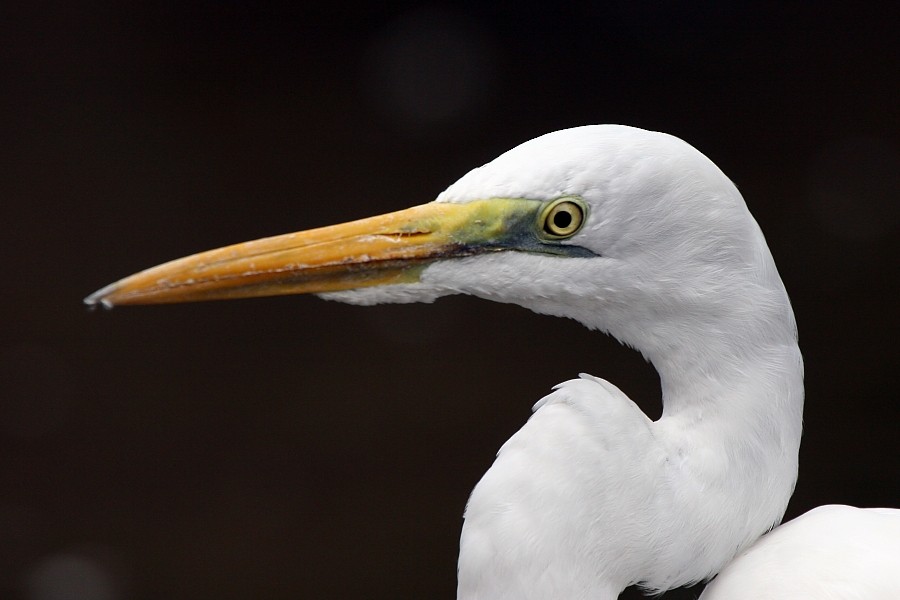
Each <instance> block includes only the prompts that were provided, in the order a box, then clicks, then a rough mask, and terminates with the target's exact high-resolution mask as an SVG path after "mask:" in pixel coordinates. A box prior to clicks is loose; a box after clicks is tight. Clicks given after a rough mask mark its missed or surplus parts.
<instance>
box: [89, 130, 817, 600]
mask: <svg viewBox="0 0 900 600" xmlns="http://www.w3.org/2000/svg"><path fill="white" fill-rule="evenodd" d="M300 292H312V293H318V294H321V295H323V296H325V297H327V298H330V299H334V300H340V301H345V302H352V303H357V304H375V303H379V302H423V301H424V302H430V301H433V300H435V299H436V298H438V297H440V296H445V295H449V294H459V293H464V294H471V295H474V296H478V297H481V298H485V299H489V300H494V301H499V302H507V303H515V304H519V305H522V306H525V307H527V308H530V309H532V310H534V311H536V312H539V313H545V314H551V315H556V316H563V317H569V318H572V319H575V320H577V321H579V322H581V323H583V324H584V325H585V326H587V327H589V328H592V329H597V330H601V331H604V332H606V333H608V334H610V335H612V336H614V337H615V338H617V339H618V340H620V341H621V342H622V343H624V344H626V345H628V346H631V347H633V348H635V349H637V350H638V351H640V352H641V353H642V354H643V355H644V356H645V357H646V358H647V359H648V360H649V361H650V362H651V363H652V364H653V365H654V367H655V368H656V370H657V371H658V372H659V376H660V385H661V400H662V403H663V413H662V417H661V418H660V419H659V420H658V421H655V422H653V421H651V420H650V419H649V418H647V416H646V415H645V414H644V413H643V412H642V411H641V410H640V409H639V408H638V407H637V405H635V404H634V403H633V402H632V401H631V400H629V399H628V398H627V396H625V394H623V393H622V392H621V391H620V390H619V389H618V388H616V387H615V386H613V385H612V384H610V383H608V382H606V381H604V380H602V379H599V378H596V377H592V376H588V375H582V376H581V378H579V379H575V380H572V381H568V382H565V383H563V384H560V385H559V386H557V387H556V388H555V389H554V391H553V392H552V393H551V394H550V395H548V396H547V397H545V398H544V399H543V400H541V401H539V402H538V403H537V404H536V405H535V408H534V414H533V415H532V417H531V419H530V420H529V421H528V422H527V423H526V424H525V426H524V427H523V428H522V429H521V430H520V431H519V432H518V433H516V434H515V435H514V436H513V437H512V438H511V439H510V440H509V441H508V442H507V443H506V444H504V446H503V447H502V449H501V450H500V452H499V454H498V456H497V459H496V461H495V463H494V465H493V466H492V467H491V468H490V469H489V470H488V472H487V473H486V474H485V476H484V478H483V479H482V480H481V481H480V482H479V483H478V484H477V486H476V487H475V489H474V491H473V492H472V496H471V498H470V500H469V503H468V506H467V509H466V515H465V523H464V526H463V531H462V536H461V542H460V557H459V587H458V598H459V599H460V600H504V599H516V600H550V599H553V600H559V599H561V598H567V599H582V598H583V599H588V598H590V599H591V600H605V599H612V598H615V597H616V596H617V595H618V594H619V593H620V592H621V590H622V589H624V588H625V587H626V586H628V585H631V584H640V585H642V586H644V587H645V588H647V589H649V590H651V591H661V590H665V589H670V588H673V587H677V586H681V585H685V584H689V583H692V582H696V581H700V580H703V579H707V578H709V577H712V576H713V575H714V574H715V573H717V572H718V571H719V570H720V569H721V568H722V567H723V566H724V565H725V564H727V563H728V561H730V560H731V559H732V558H733V557H734V556H735V555H736V554H738V553H739V552H740V551H742V550H743V549H744V548H746V547H747V546H748V545H749V544H751V543H752V542H753V541H754V540H755V539H757V538H758V537H759V536H760V535H762V534H763V533H764V532H765V531H767V530H768V529H770V528H771V527H773V526H774V525H776V524H777V523H778V522H779V521H780V519H781V517H782V515H783V513H784V510H785V507H786V505H787V502H788V499H789V498H790V495H791V493H792V491H793V487H794V483H795V481H796V476H797V454H798V449H799V444H800V433H801V420H802V409H803V381H802V379H803V363H802V358H801V355H800V351H799V348H798V345H797V333H796V327H795V322H794V317H793V312H792V310H791V306H790V302H789V300H788V297H787V293H786V292H785V289H784V286H783V284H782V282H781V279H780V277H779V275H778V272H777V269H776V268H775V264H774V261H773V259H772V256H771V254H770V252H769V250H768V247H767V245H766V242H765V238H764V237H763V235H762V233H761V231H760V229H759V227H758V226H757V224H756V222H755V220H754V219H753V217H752V216H751V215H750V213H749V211H748V210H747V207H746V205H745V203H744V200H743V198H742V197H741V195H740V193H739V192H738V190H737V188H736V187H735V186H734V185H733V184H732V183H731V181H730V180H729V179H728V178H727V177H726V176H725V175H724V174H723V173H722V172H721V171H720V170H719V169H718V168H717V167H716V166H715V165H714V164H713V163H712V162H711V161H710V160H709V159H707V158H706V157H705V156H703V155H702V154H701V153H700V152H698V151H697V150H695V149H694V148H692V147H691V146H689V145H688V144H686V143H685V142H683V141H681V140H679V139H677V138H675V137H672V136H669V135H666V134H661V133H655V132H649V131H644V130H640V129H635V128H631V127H623V126H615V125H600V126H588V127H579V128H574V129H568V130H563V131H558V132H554V133H550V134H547V135H544V136H541V137H539V138H536V139H534V140H531V141H529V142H526V143H525V144H522V145H520V146H518V147H516V148H514V149H512V150H510V151H509V152H506V153H505V154H503V155H501V156H500V157H498V158H497V159H495V160H494V161H492V162H490V163H488V164H486V165H485V166H483V167H480V168H478V169H475V170H473V171H471V172H470V173H468V174H467V175H465V176H464V177H462V178H461V179H460V180H459V181H458V182H457V183H455V184H453V185H451V186H450V187H449V188H448V189H447V190H446V191H445V192H443V193H442V194H441V195H439V196H438V198H437V200H436V201H434V202H432V203H429V204H425V205H422V206H419V207H414V208H412V209H407V210H405V211H398V212H397V213H391V214H389V215H383V216H381V217H373V218H370V219H366V220H361V221H356V222H351V223H347V224H343V225H337V226H332V227H326V228H321V229H316V230H310V231H307V232H301V233H297V234H287V235H284V236H278V237H275V238H267V239H264V240H258V241H256V242H248V243H245V244H240V245H236V246H232V247H228V248H223V249H219V250H213V251H209V252H206V253H201V254H198V255H195V256H192V257H187V258H184V259H179V260H176V261H173V262H171V263H167V264H164V265H161V266H159V267H155V268H153V269H149V270H147V271H144V272H142V273H139V274H137V275H134V276H132V277H129V278H126V279H124V280H122V281H119V282H117V283H114V284H112V285H110V286H107V287H106V288H103V289H102V290H100V291H98V292H96V293H95V294H93V295H92V296H90V297H89V298H88V299H87V302H88V303H90V304H94V303H101V304H104V305H107V306H111V305H114V304H128V303H146V302H177V301H189V300H204V299H218V298H233V297H246V296H255V295H271V294H284V293H300Z"/></svg>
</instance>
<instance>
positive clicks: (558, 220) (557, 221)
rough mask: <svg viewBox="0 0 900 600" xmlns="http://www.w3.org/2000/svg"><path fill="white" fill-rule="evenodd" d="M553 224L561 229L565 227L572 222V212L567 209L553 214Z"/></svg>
mask: <svg viewBox="0 0 900 600" xmlns="http://www.w3.org/2000/svg"><path fill="white" fill-rule="evenodd" d="M553 224H554V225H555V226H556V227H558V228H559V229H565V228H566V227H568V226H569V225H571V224H572V213H570V212H569V211H567V210H560V211H557V212H556V213H554V215H553Z"/></svg>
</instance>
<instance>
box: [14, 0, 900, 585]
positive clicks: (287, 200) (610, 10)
mask: <svg viewBox="0 0 900 600" xmlns="http://www.w3.org/2000/svg"><path fill="white" fill-rule="evenodd" d="M824 6H825V5H822V6H815V7H813V6H806V7H804V6H802V5H800V4H798V3H786V4H785V5H781V4H780V3H776V4H773V5H769V4H765V5H757V4H754V3H740V2H722V3H715V5H713V6H710V7H706V8H700V7H699V6H695V5H692V6H689V7H685V6H681V5H680V4H678V3H667V2H661V3H657V2H624V1H619V2H608V3H607V2H590V1H583V2H575V3H571V4H566V5H564V6H556V7H554V6H552V5H551V4H550V3H546V4H545V3H538V2H529V1H525V2H515V3H513V2H509V3H492V2H469V3H460V4H457V3H432V4H419V3H414V2H384V3H377V4H376V3H372V5H370V6H352V5H342V4H341V3H333V4H332V3H325V2H307V3H304V2H299V3H293V4H287V5H284V6H279V5H275V4H267V3H266V4H262V5H261V4H258V3H250V2H247V3H243V2H227V1H222V2H207V3H202V2H201V3H198V2H182V3H165V2H132V3H122V4H117V3H101V2H74V3H52V2H50V3H22V4H21V5H19V6H17V7H10V6H6V7H5V8H3V9H2V13H3V15H2V17H3V18H2V25H0V27H2V32H0V33H2V45H0V81H2V86H3V92H2V94H0V115H2V117H0V160H2V165H3V166H2V169H0V198H2V202H0V206H2V208H0V214H2V215H3V219H2V225H0V226H2V242H0V244H2V248H3V252H4V255H5V256H6V258H5V259H4V264H5V265H6V267H5V268H6V272H7V278H6V280H5V285H4V291H3V295H2V300H0V302H2V310H3V319H2V321H0V597H3V598H12V599H20V598H21V599H40V600H57V599H63V598H79V599H86V600H118V599H124V598H137V599H157V598H166V599H181V598H185V599H187V598H191V599H204V598H217V599H221V598H274V599H280V598H340V599H346V598H366V599H376V598H385V599H387V598H390V599H396V598H425V597H429V598H452V597H454V593H455V577H456V555H457V543H458V536H459V530H460V526H461V522H462V520H461V515H462V512H463V508H464V505H465V502H466V498H467V496H468V493H469V491H470V490H471V488H472V486H473V485H474V484H475V482H476V481H477V480H478V479H479V477H480V475H481V474H482V473H483V472H484V471H485V470H486V469H487V468H488V467H489V466H490V464H491V462H492V459H493V456H494V453H495V452H496V450H497V449H498V448H499V447H500V445H501V444H502V443H503V441H504V440H506V439H507V438H509V437H510V436H511V435H512V434H513V433H514V432H515V431H516V430H517V429H518V428H519V427H520V426H521V425H522V424H523V423H524V422H525V420H526V419H527V418H528V416H529V414H530V409H531V405H532V404H533V403H534V402H535V401H536V400H538V399H539V398H540V397H542V396H543V395H544V394H545V393H546V392H547V391H548V390H549V389H550V387H551V385H553V384H555V383H557V382H559V381H563V380H565V379H569V378H571V377H573V376H574V375H576V374H577V373H578V372H580V371H588V372H590V373H593V374H596V375H599V376H603V377H605V378H608V379H610V380H611V381H613V382H614V383H616V384H617V385H619V386H620V387H621V388H622V389H623V390H624V391H625V392H626V393H628V394H629V395H630V396H631V397H632V398H634V399H635V400H636V401H637V402H638V403H639V404H640V405H641V406H642V407H643V408H644V410H646V412H647V413H648V414H649V415H651V416H652V417H654V418H655V417H657V416H658V415H659V414H660V406H659V389H658V379H657V377H656V374H655V372H654V371H653V370H652V368H650V367H649V366H648V365H646V364H644V363H643V361H642V360H641V358H640V357H639V356H638V355H637V354H636V353H634V352H632V351H630V350H627V349H625V348H622V347H620V346H619V345H618V344H617V343H616V342H614V341H612V340H610V339H607V338H605V337H604V336H602V335H599V334H596V333H591V332H588V331H586V330H584V329H583V328H581V327H580V326H579V325H577V324H576V323H574V322H569V321H564V320H559V319H553V318H550V317H542V316H538V315H535V314H532V313H530V312H528V311H526V310H524V309H520V308H518V307H515V306H502V305H494V304H491V303H488V302H484V301H479V300H475V299H471V298H463V297H460V298H447V299H443V300H440V301H439V302H437V303H436V304H434V305H431V306H424V305H422V306H420V305H410V306H384V307H375V308H359V307H352V306H344V305H339V304H335V303H328V302H323V301H321V300H319V299H317V298H314V297H286V298H272V299H260V300H247V301H240V302H233V303H209V304H195V305H185V306H162V307H145V308H125V309H118V310H114V311H112V312H104V311H93V312H92V311H89V310H87V309H86V308H85V307H84V306H83V305H82V304H81V299H82V298H83V297H84V296H85V295H87V294H88V293H90V292H92V291H93V290H95V289H97V288H98V287H100V286H103V285H105V284H107V283H110V282H111V281H114V280H116V279H118V278H120V277H122V276H124V275H127V274H129V273H132V272H134V271H136V270H139V269H142V268H145V267H148V266H151V265H154V264H156V263H159V262H161V261H164V260H167V259H170V258H175V257H178V256H181V255H184V254H188V253H192V252H195V251H199V250H204V249H208V248H212V247H215V246H220V245H223V244H227V243H232V242H237V241H242V240H247V239H251V238H256V237H261V236H265V235H270V234H276V233H283V232H287V231H294V230H298V229H305V228H309V227H314V226H319V225H325V224H329V223H333V222H340V221H345V220H349V219H353V218H358V217H363V216H367V215H372V214H377V213H382V212H386V211H391V210H395V209H399V208H403V207H406V206H409V205H412V204H418V203H422V202H425V201H428V200H431V199H433V198H434V197H435V196H436V195H437V194H438V193H439V192H440V191H441V190H442V189H443V188H444V187H446V186H447V185H449V184H450V183H452V182H453V181H454V180H455V179H456V178H458V177H459V176H461V175H462V174H464V173H465V172H466V171H467V170H469V169H470V168H472V167H475V166H478V165H480V164H483V163H485V162H487V161H489V160H490V159H492V158H493V157H494V156H496V155H497V154H499V153H500V152H502V151H504V150H507V149H509V148H511V147H512V146H515V145H517V144H519V143H520V142H523V141H525V140H528V139H530V138H533V137H535V136H537V135H539V134H542V133H545V132H547V131H551V130H554V129H560V128H564V127H569V126H573V125H581V124H588V123H625V124H630V125H636V126H639V127H644V128H648V129H655V130H662V131H666V132H669V133H672V134H675V135H677V136H679V137H682V138H683V139H685V140H687V141H688V142H690V143H691V144H693V145H694V146H696V147H697V148H699V149H700V150H701V151H702V152H704V153H705V154H706V155H707V156H709V157H710V158H711V159H712V160H714V161H715V162H716V163H717V164H718V165H719V166H720V167H721V168H722V169H723V170H724V171H725V173H727V174H728V175H729V176H730V177H731V178H732V179H733V180H734V181H735V182H736V184H737V185H738V187H739V188H740V189H741V190H742V192H743V194H744V196H745V198H746V200H747V203H748V204H749V206H750V208H751V210H752V211H753V213H754V214H755V216H756V218H757V219H758V221H759V222H760V224H761V226H762V228H763V230H764V231H765V232H766V235H767V238H768V241H769V245H770V246H771V248H772V251H773V254H774V255H775V259H776V261H777V263H778V265H779V268H780V271H781V274H782V277H783V279H784V281H785V284H786V285H787V288H788V290H789V292H790V293H791V296H792V299H793V302H794V308H795V311H796V314H797V318H798V322H799V327H800V337H801V347H802V349H803V352H804V355H805V358H806V373H807V407H806V430H805V437H804V441H803V447H802V450H801V473H800V480H799V483H798V487H797V490H796V493H795V494H794V497H793V500H792V502H791V505H790V507H789V509H788V514H787V517H788V518H790V517H793V516H796V515H798V514H800V513H802V512H804V511H806V510H808V509H809V508H811V507H813V506H816V505H819V504H823V503H848V504H855V505H861V506H898V505H900V498H898V496H900V494H898V491H900V489H898V463H897V455H898V441H897V439H898V422H900V419H898V417H900V409H898V404H897V393H896V382H897V377H896V371H895V369H896V368H897V366H898V365H897V334H898V327H897V326H898V316H897V315H898V311H897V301H896V295H897V292H898V286H897V249H898V247H897V246H898V237H897V234H898V231H897V224H898V206H900V203H898V202H897V190H898V189H900V110H898V106H900V103H898V91H900V90H898V87H900V85H898V84H900V78H898V72H900V69H898V67H900V64H898V63H900V61H898V47H897V39H896V31H897V26H898V24H900V22H898V19H897V13H896V10H895V11H894V13H893V16H891V15H890V14H888V13H883V12H882V11H880V10H879V9H878V8H877V6H876V5H872V4H870V5H868V7H862V6H859V5H857V6H853V7H850V6H849V3H848V5H847V6H845V7H844V8H841V9H837V8H836V5H832V6H831V7H830V8H829V9H828V10H824V8H823V7H824ZM891 257H893V258H891ZM699 589H700V588H699V587H698V588H694V589H693V590H687V591H679V592H675V593H672V594H668V595H667V596H665V597H666V598H694V597H696V595H697V593H699ZM626 597H628V598H637V597H640V596H639V594H638V593H637V592H636V591H634V590H632V591H629V592H627V593H626Z"/></svg>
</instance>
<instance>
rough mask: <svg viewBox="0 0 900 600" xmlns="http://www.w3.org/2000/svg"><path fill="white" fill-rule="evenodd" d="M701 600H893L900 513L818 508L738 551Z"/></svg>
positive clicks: (898, 586) (899, 564)
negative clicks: (737, 554) (738, 553)
mask: <svg viewBox="0 0 900 600" xmlns="http://www.w3.org/2000/svg"><path fill="white" fill-rule="evenodd" d="M700 598H701V600H784V599H785V598H790V599H791V600H897V598H900V510H897V509H889V508H870V509H861V508H853V507H850V506H837V505H830V506H820V507H818V508H815V509H813V510H811V511H809V512H808V513H806V514H804V515H801V516H799V517H797V518H796V519H794V520H793V521H789V522H788V523H785V524H784V525H782V526H780V527H778V528H776V529H775V530H773V531H772V532H770V533H768V534H766V535H765V536H763V537H762V538H760V539H759V540H758V541H757V542H756V543H755V544H753V546H751V547H750V548H748V549H747V550H745V551H744V552H743V553H741V554H740V555H739V556H738V557H737V558H736V559H735V560H734V561H732V562H731V564H729V565H728V566H727V567H725V569H724V570H723V571H722V572H721V573H719V575H718V576H717V577H716V578H715V579H714V580H713V581H712V583H710V584H709V585H708V586H707V587H706V589H705V590H704V592H703V594H702V595H701V596H700Z"/></svg>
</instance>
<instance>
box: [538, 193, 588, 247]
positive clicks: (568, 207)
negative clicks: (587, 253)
mask: <svg viewBox="0 0 900 600" xmlns="http://www.w3.org/2000/svg"><path fill="white" fill-rule="evenodd" d="M584 213H585V210H584V205H583V204H582V202H581V201H580V200H577V199H575V198H559V199H558V200H554V201H553V202H551V203H550V204H549V205H547V207H546V208H544V210H543V211H542V212H541V229H543V232H544V235H545V236H547V237H549V238H551V239H561V238H567V237H571V236H573V235H575V234H576V233H577V232H578V230H579V229H581V226H582V224H584Z"/></svg>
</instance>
